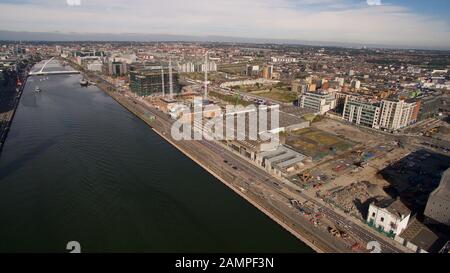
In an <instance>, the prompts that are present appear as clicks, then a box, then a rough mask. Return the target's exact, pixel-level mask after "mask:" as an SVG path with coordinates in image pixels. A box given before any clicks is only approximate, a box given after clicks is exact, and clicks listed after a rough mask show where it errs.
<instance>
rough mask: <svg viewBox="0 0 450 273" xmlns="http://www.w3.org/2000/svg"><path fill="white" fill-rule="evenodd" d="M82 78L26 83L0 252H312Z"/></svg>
mask: <svg viewBox="0 0 450 273" xmlns="http://www.w3.org/2000/svg"><path fill="white" fill-rule="evenodd" d="M80 77H81V76H80V75H70V76H69V75H58V76H50V77H49V79H47V80H44V81H40V79H43V77H31V78H30V79H29V81H28V83H27V86H26V88H25V91H24V94H23V96H22V99H21V102H20V104H19V107H18V110H17V113H16V116H15V119H14V122H13V125H12V127H11V131H10V133H9V136H8V139H7V141H6V143H5V146H4V149H3V152H2V154H1V156H0V252H16V251H17V252H30V251H31V252H67V250H66V244H67V242H69V241H79V242H80V243H81V246H82V250H83V251H85V252H115V251H121V252H123V251H125V252H141V251H146V252H192V251H195V252H311V251H312V250H310V249H309V248H308V247H307V246H305V245H304V244H303V243H302V242H300V241H299V240H298V239H296V238H295V237H293V236H291V235H290V234H289V233H288V232H287V231H285V230H284V229H282V228H281V227H280V226H278V225H277V224H276V223H274V222H273V221H272V220H270V219H269V218H267V217H266V216H265V215H264V214H263V213H261V212H260V211H258V210H257V209H256V208H254V207H253V206H251V205H250V204H248V203H247V202H246V201H245V200H243V199H242V198H241V197H239V196H237V195H236V194H235V193H233V192H232V191H231V190H229V189H228V188H227V187H226V186H225V185H223V184H222V183H221V182H219V181H217V180H216V179H215V178H214V177H212V176H211V175H209V174H208V173H207V172H206V171H204V170H203V169H202V168H201V167H199V166H197V165H196V164H195V163H194V162H192V161H191V160H190V159H188V158H187V157H185V156H184V155H183V154H182V153H180V152H179V151H178V150H176V149H175V148H174V147H172V146H171V145H170V144H168V143H166V142H165V141H164V140H163V139H161V138H160V137H159V136H158V135H157V134H155V133H154V132H153V131H152V130H151V129H150V128H149V127H147V126H146V125H145V124H144V122H142V121H141V120H139V119H138V118H136V117H135V116H133V115H132V114H131V113H129V112H128V111H127V110H126V109H124V108H122V107H121V106H120V105H119V104H118V103H116V102H115V101H114V100H113V99H111V98H110V97H109V96H107V95H106V94H104V93H103V92H102V91H100V90H99V89H98V88H96V87H88V88H82V87H80V85H79V79H80ZM36 85H39V86H40V87H41V89H42V92H41V93H35V92H34V89H35V86H36Z"/></svg>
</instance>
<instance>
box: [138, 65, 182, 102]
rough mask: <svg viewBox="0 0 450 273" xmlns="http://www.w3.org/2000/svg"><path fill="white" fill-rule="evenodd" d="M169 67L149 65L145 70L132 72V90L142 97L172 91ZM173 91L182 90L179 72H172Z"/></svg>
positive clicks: (178, 91)
mask: <svg viewBox="0 0 450 273" xmlns="http://www.w3.org/2000/svg"><path fill="white" fill-rule="evenodd" d="M169 74H170V73H169V70H168V69H167V68H164V69H163V68H162V67H158V66H156V67H149V68H146V69H143V70H138V71H132V72H130V90H131V91H132V92H133V93H135V94H136V95H138V96H140V97H147V96H150V95H154V94H159V93H163V92H164V93H165V94H166V95H167V94H169V92H170V75H169ZM172 82H173V83H172V86H173V93H174V94H176V93H180V92H181V85H180V84H179V82H178V73H176V72H173V73H172Z"/></svg>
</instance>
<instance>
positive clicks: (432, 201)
mask: <svg viewBox="0 0 450 273" xmlns="http://www.w3.org/2000/svg"><path fill="white" fill-rule="evenodd" d="M424 214H425V216H426V217H428V218H429V219H431V220H432V221H434V222H437V223H441V224H445V225H447V226H450V169H448V170H447V171H445V172H444V174H443V175H442V178H441V183H440V185H439V187H438V188H437V189H436V190H435V191H433V192H432V193H431V194H430V197H429V199H428V203H427V206H426V208H425V213H424Z"/></svg>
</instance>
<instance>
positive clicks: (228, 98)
mask: <svg viewBox="0 0 450 273" xmlns="http://www.w3.org/2000/svg"><path fill="white" fill-rule="evenodd" d="M209 95H210V96H213V97H215V98H218V99H220V100H222V101H225V102H226V103H229V104H232V105H242V106H248V105H251V104H252V103H251V102H248V101H245V100H243V99H242V98H241V97H240V96H232V95H224V94H221V93H217V92H214V91H211V92H209Z"/></svg>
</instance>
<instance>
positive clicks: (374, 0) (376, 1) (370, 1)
mask: <svg viewBox="0 0 450 273" xmlns="http://www.w3.org/2000/svg"><path fill="white" fill-rule="evenodd" d="M367 5H369V6H381V5H382V3H381V0H367Z"/></svg>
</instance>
